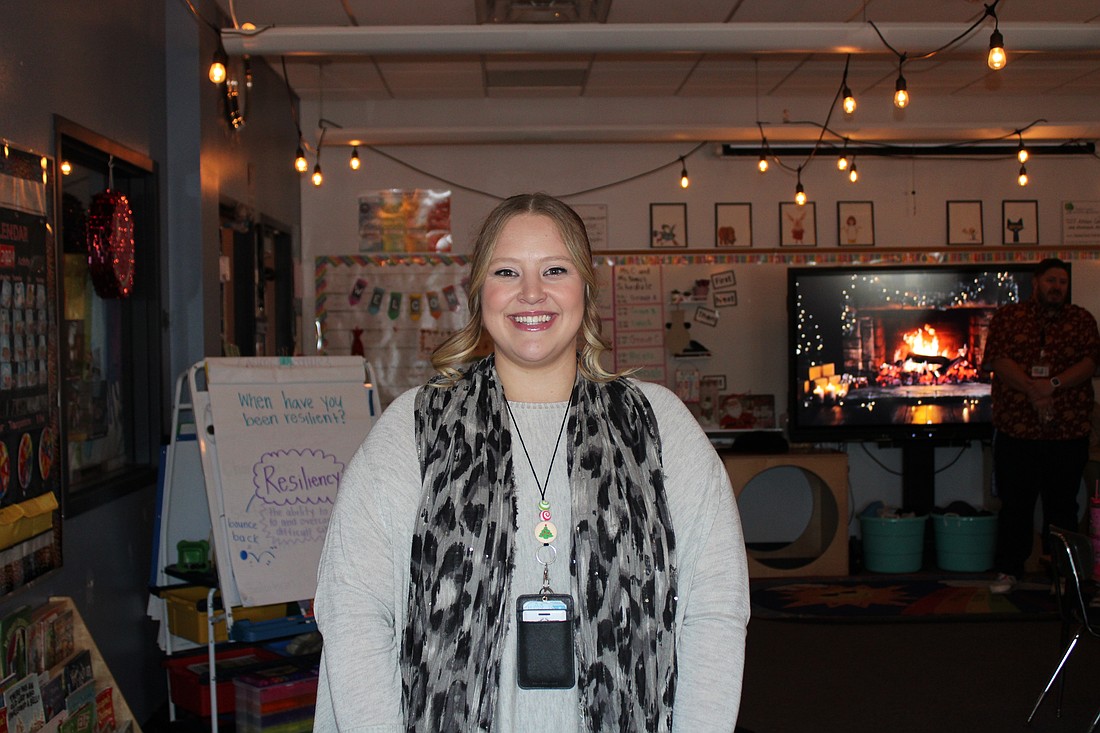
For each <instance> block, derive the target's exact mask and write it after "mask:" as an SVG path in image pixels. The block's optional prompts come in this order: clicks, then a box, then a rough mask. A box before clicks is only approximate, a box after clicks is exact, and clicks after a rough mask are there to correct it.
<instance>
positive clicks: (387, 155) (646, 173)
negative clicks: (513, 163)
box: [359, 140, 710, 201]
mask: <svg viewBox="0 0 1100 733" xmlns="http://www.w3.org/2000/svg"><path fill="white" fill-rule="evenodd" d="M707 145H710V141H709V140H704V141H703V142H701V143H699V144H698V145H696V146H695V147H694V148H692V149H691V150H690V151H688V152H687V153H686V154H685V155H683V156H677V158H676V160H674V161H671V162H669V163H664V164H662V165H659V166H657V167H656V168H651V169H649V170H647V171H642V172H641V173H637V174H635V175H633V176H629V177H627V178H622V179H619V180H617V181H611V182H610V183H604V184H601V185H599V186H593V187H592V188H586V189H583V190H580V191H572V192H570V193H561V194H555V196H556V197H557V198H563V199H567V198H573V197H575V196H583V195H585V194H589V193H594V192H596V191H603V190H604V189H608V188H614V187H615V186H621V185H622V184H624V183H630V182H631V181H636V180H638V179H639V178H645V177H646V176H651V175H653V174H654V173H657V172H659V171H663V170H665V169H666V168H671V167H672V166H674V165H679V163H680V158H681V157H682V158H684V159H687V158H690V157H691V156H692V155H694V154H695V153H697V152H698V151H699V150H701V149H702V148H703V147H705V146H707ZM359 147H362V148H366V149H367V150H370V151H371V152H374V153H377V154H378V155H381V156H382V157H383V158H386V159H387V160H391V161H393V162H394V163H397V164H398V165H400V166H402V167H404V168H408V169H409V170H411V171H413V172H414V173H419V174H421V175H423V176H429V177H430V178H434V179H435V180H437V181H439V182H440V183H445V184H447V185H448V186H451V187H452V188H457V189H459V190H461V191H468V192H469V193H476V194H479V195H481V196H487V197H489V198H491V199H496V200H498V201H503V200H504V198H505V197H504V196H499V195H497V194H495V193H490V192H489V191H485V190H483V189H480V188H473V187H471V186H464V185H463V184H461V183H458V182H456V181H452V180H449V179H446V178H443V177H442V176H439V175H436V174H435V173H431V172H429V171H426V170H424V169H423V168H418V167H416V166H415V165H413V164H411V163H408V162H406V161H404V160H401V159H400V158H398V157H396V156H394V155H391V154H390V153H387V152H386V151H384V150H382V149H380V148H377V147H375V146H373V145H360V146H359Z"/></svg>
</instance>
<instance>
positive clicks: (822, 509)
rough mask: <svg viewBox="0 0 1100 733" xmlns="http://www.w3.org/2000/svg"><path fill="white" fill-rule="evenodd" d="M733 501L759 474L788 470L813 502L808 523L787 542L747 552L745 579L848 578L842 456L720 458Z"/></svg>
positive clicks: (845, 467) (845, 484) (844, 460)
mask: <svg viewBox="0 0 1100 733" xmlns="http://www.w3.org/2000/svg"><path fill="white" fill-rule="evenodd" d="M722 462H723V463H724V464H725V466H726V471H727V472H728V473H729V477H730V483H731V484H732V486H733V493H734V496H736V497H738V498H739V497H740V496H741V494H742V492H743V491H744V490H745V487H746V486H748V485H749V483H750V482H751V481H752V480H753V479H754V478H756V477H757V476H759V475H760V474H762V473H764V472H766V471H769V470H771V469H774V468H786V467H793V468H797V469H800V470H802V471H803V472H804V473H805V475H806V481H807V483H808V484H809V487H810V492H811V497H812V500H813V510H812V513H811V515H810V520H809V522H808V523H807V525H806V528H805V530H804V531H803V532H802V534H801V535H800V536H799V537H798V538H796V539H795V540H794V541H793V542H791V543H790V544H788V545H785V546H783V547H780V548H776V549H772V550H761V549H749V551H748V565H749V577H750V578H783V577H798V576H812V575H847V574H848V456H847V455H846V454H844V453H785V454H780V455H742V454H724V455H723V456H722Z"/></svg>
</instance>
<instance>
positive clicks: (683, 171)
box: [680, 156, 691, 188]
mask: <svg viewBox="0 0 1100 733" xmlns="http://www.w3.org/2000/svg"><path fill="white" fill-rule="evenodd" d="M690 185H691V180H690V179H689V178H688V169H687V163H685V162H684V157H683V156H680V188H687V187H688V186H690Z"/></svg>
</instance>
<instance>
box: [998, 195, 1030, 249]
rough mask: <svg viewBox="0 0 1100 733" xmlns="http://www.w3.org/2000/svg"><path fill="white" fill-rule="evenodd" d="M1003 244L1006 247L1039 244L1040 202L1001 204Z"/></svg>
mask: <svg viewBox="0 0 1100 733" xmlns="http://www.w3.org/2000/svg"><path fill="white" fill-rule="evenodd" d="M1001 242H1002V244H1006V245H1013V244H1038V243H1039V202H1038V201H1002V202H1001Z"/></svg>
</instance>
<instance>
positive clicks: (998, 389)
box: [983, 258, 1100, 593]
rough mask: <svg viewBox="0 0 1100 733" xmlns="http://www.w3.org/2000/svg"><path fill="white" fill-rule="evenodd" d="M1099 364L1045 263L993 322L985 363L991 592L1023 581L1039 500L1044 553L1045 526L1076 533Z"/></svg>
mask: <svg viewBox="0 0 1100 733" xmlns="http://www.w3.org/2000/svg"><path fill="white" fill-rule="evenodd" d="M1098 363H1100V334H1098V332H1097V328H1096V319H1094V318H1093V317H1092V315H1091V314H1090V313H1089V312H1088V311H1086V310H1085V309H1084V308H1081V307H1079V306H1076V305H1072V304H1070V303H1069V265H1068V264H1066V263H1065V262H1063V261H1062V260H1059V259H1054V258H1048V259H1045V260H1043V261H1042V262H1040V263H1039V264H1038V265H1036V266H1035V270H1034V279H1033V291H1032V297H1031V300H1029V301H1027V302H1026V303H1012V304H1009V305H1006V306H1004V307H1002V308H1000V309H999V310H998V311H997V313H996V314H995V315H994V316H993V320H992V322H991V323H990V326H989V338H988V340H987V342H986V347H985V356H984V358H983V367H984V368H985V369H988V370H990V371H992V372H993V427H994V438H993V481H994V486H995V489H996V492H997V495H998V496H999V497H1000V500H1001V511H1000V514H999V519H998V522H997V553H996V560H995V564H996V570H997V571H998V575H997V579H996V580H995V581H994V582H993V583H992V584H991V585H990V590H991V591H992V592H994V593H1007V592H1008V591H1010V590H1012V587H1013V586H1014V585H1015V584H1016V579H1017V578H1018V577H1019V576H1020V575H1021V573H1022V572H1023V569H1024V562H1025V561H1026V560H1027V558H1028V556H1029V555H1030V554H1031V544H1032V536H1033V534H1032V532H1033V517H1034V514H1035V500H1036V499H1037V498H1040V497H1041V498H1042V506H1043V531H1042V538H1043V547H1044V549H1045V548H1046V547H1047V530H1048V529H1049V527H1050V526H1051V525H1053V526H1056V527H1063V528H1065V529H1071V530H1076V529H1077V528H1078V521H1079V520H1078V507H1077V493H1078V491H1079V490H1080V487H1081V473H1082V471H1083V470H1084V468H1085V463H1086V462H1087V460H1088V447H1089V431H1090V429H1091V423H1090V415H1091V412H1092V405H1093V389H1092V375H1093V373H1094V372H1095V371H1096V366H1097V364H1098Z"/></svg>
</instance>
